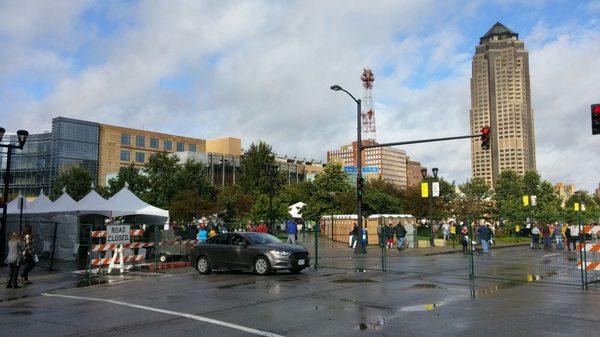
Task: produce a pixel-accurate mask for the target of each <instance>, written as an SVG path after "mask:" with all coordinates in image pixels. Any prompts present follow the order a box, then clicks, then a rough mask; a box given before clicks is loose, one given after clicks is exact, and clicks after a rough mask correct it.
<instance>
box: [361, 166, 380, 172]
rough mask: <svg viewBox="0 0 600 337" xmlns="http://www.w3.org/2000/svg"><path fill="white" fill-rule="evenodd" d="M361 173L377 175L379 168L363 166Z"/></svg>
mask: <svg viewBox="0 0 600 337" xmlns="http://www.w3.org/2000/svg"><path fill="white" fill-rule="evenodd" d="M362 171H363V173H379V167H377V166H365V167H363V169H362Z"/></svg>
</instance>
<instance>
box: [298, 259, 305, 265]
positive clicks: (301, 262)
mask: <svg viewBox="0 0 600 337" xmlns="http://www.w3.org/2000/svg"><path fill="white" fill-rule="evenodd" d="M304 264H306V262H304V259H301V260H298V265H299V266H303V265H304Z"/></svg>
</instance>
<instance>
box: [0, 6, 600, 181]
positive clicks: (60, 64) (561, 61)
mask: <svg viewBox="0 0 600 337" xmlns="http://www.w3.org/2000/svg"><path fill="white" fill-rule="evenodd" d="M53 3H54V2H53ZM75 3H76V2H71V1H65V2H61V3H59V5H60V6H59V7H58V8H57V9H46V10H45V11H44V10H43V8H44V7H41V8H38V9H36V10H35V11H33V12H27V10H28V9H29V7H31V6H28V4H27V3H26V4H25V5H21V6H16V5H10V6H8V5H6V4H5V5H4V6H5V7H0V13H4V14H0V18H7V20H8V21H4V20H0V43H1V44H2V45H3V46H2V47H3V48H0V56H1V57H3V58H4V57H6V58H8V59H10V58H14V59H15V60H18V61H17V62H16V63H15V64H12V65H9V66H7V65H0V84H1V83H2V82H3V77H4V78H9V77H10V76H14V75H15V74H16V75H19V76H23V77H27V78H36V77H37V78H38V79H39V78H42V79H43V80H45V81H51V82H52V83H53V88H52V90H51V92H50V93H49V94H48V95H47V96H45V97H44V98H43V99H41V100H38V99H37V98H35V97H32V96H31V94H29V93H28V92H26V91H23V90H22V89H19V88H14V89H8V90H5V91H2V92H0V100H2V101H3V102H4V103H5V104H4V105H3V106H0V115H2V116H9V115H11V114H14V113H19V114H21V116H23V117H24V121H19V123H18V124H19V125H17V122H16V121H14V120H10V121H8V127H14V128H17V127H22V126H23V123H24V124H25V125H24V126H25V127H27V128H30V129H31V130H32V131H42V130H43V129H48V128H49V123H50V121H49V119H50V117H52V116H59V115H60V116H69V117H74V118H82V119H87V120H97V121H102V122H105V123H112V124H117V125H123V126H129V127H138V128H139V127H142V126H143V127H144V128H146V129H151V130H156V131H163V132H175V133H179V134H183V135H187V136H193V137H200V138H212V137H220V136H229V135H231V136H237V137H240V138H242V139H243V144H244V146H248V145H249V144H250V142H253V141H256V140H258V139H263V140H266V141H267V142H269V143H271V144H273V147H274V149H275V150H276V151H277V152H279V153H281V154H288V155H291V156H298V157H306V158H315V159H325V154H326V151H327V150H328V149H333V148H336V147H338V146H339V145H342V144H346V143H348V142H350V141H351V140H352V139H353V138H354V137H355V132H356V131H355V119H354V116H355V115H354V114H355V106H354V103H353V102H352V101H351V100H350V99H349V98H348V97H345V96H344V95H342V94H340V93H336V92H332V91H330V90H329V86H330V85H332V84H334V83H337V84H340V85H342V86H344V87H345V88H347V89H348V90H350V91H351V92H353V93H354V94H355V95H357V96H359V97H361V96H362V89H361V87H360V81H359V76H360V73H361V70H362V67H363V66H370V67H372V68H373V69H374V71H375V76H376V81H375V88H374V101H375V106H376V116H377V120H378V137H379V140H380V141H396V140H407V139H419V138H425V137H441V136H446V135H457V134H466V133H468V132H469V125H468V111H469V106H470V96H469V95H470V91H469V79H470V58H471V55H470V54H465V53H463V52H461V51H459V50H457V45H458V44H460V43H464V42H465V41H473V44H475V43H476V42H477V37H472V36H464V35H462V34H461V32H460V30H459V29H458V24H457V22H459V21H460V20H461V19H465V18H469V17H471V16H473V15H476V5H473V4H470V5H468V6H461V5H457V4H460V2H455V1H448V2H439V1H437V2H435V1H419V2H416V1H403V2H399V1H384V2H377V3H373V2H364V1H356V2H351V3H349V2H347V1H326V2H323V1H289V2H269V1H252V2H248V1H245V2H229V1H215V2H204V1H177V2H173V1H164V2H148V1H144V2H139V3H137V4H134V5H123V4H119V7H118V8H119V10H115V9H114V8H113V7H111V8H112V9H108V10H107V11H106V16H107V18H108V19H109V20H115V21H119V22H125V23H122V24H121V25H119V26H118V27H116V28H115V29H116V31H115V32H113V33H111V34H110V35H108V36H103V35H102V34H100V33H99V30H100V29H101V27H96V26H94V25H92V24H91V23H89V22H84V21H83V19H82V13H83V12H84V11H85V10H86V9H88V8H89V4H87V3H77V4H75ZM34 7H35V6H34ZM59 9H61V10H59ZM23 12H27V13H28V14H27V15H25V16H23V17H18V18H15V17H17V16H18V14H19V13H23ZM40 13H43V14H44V15H43V17H42V18H41V19H40V15H41V14H40ZM439 13H445V16H446V17H450V18H452V20H453V21H452V20H451V21H449V22H448V21H445V22H440V20H438V18H439ZM3 15H4V16H3ZM548 26H549V25H544V24H543V23H540V24H539V25H538V26H537V28H536V29H535V30H534V34H532V35H531V42H529V41H528V37H525V41H526V45H527V46H528V47H529V48H530V49H531V74H532V92H533V99H534V104H533V107H534V110H535V113H536V117H537V118H536V131H537V140H538V168H539V170H540V171H541V173H542V175H543V176H544V177H546V178H549V179H552V180H553V181H559V180H561V181H565V182H575V183H577V184H578V186H581V187H585V188H591V185H593V184H595V181H597V180H598V177H597V175H595V174H594V170H593V168H594V167H597V166H599V165H598V164H599V163H598V159H597V157H598V156H597V152H596V153H593V152H592V151H591V150H587V149H581V151H572V150H571V149H572V146H574V144H573V142H577V144H578V145H580V146H586V145H585V144H587V146H591V145H592V144H593V142H597V140H594V139H591V138H590V136H588V135H589V134H590V133H589V121H588V120H589V117H587V115H586V112H587V111H588V110H587V109H589V106H588V105H589V103H590V101H592V100H593V99H594V98H598V97H594V91H593V90H590V89H589V88H592V83H593V81H594V78H597V77H598V76H597V72H594V71H590V69H600V67H599V66H600V64H598V62H599V61H598V60H597V59H594V58H593V52H596V53H597V51H598V48H600V47H598V46H600V43H598V42H600V41H598V38H597V36H599V35H598V34H597V33H598V32H597V30H596V31H587V33H586V30H585V29H582V31H581V32H580V33H581V34H567V33H565V32H568V31H571V30H569V29H566V27H563V29H562V30H557V29H558V28H556V29H549V28H548ZM568 28H571V27H568ZM2 37H4V39H2ZM40 41H51V42H52V43H49V42H43V43H41V42H40ZM83 45H85V46H86V48H89V51H88V53H86V54H85V57H86V58H87V61H90V62H91V65H89V66H87V67H84V68H83V69H81V70H80V69H76V67H75V66H74V64H73V62H74V61H73V60H72V59H70V58H69V57H68V56H64V55H62V54H64V53H65V52H66V53H67V54H68V52H69V51H72V50H73V49H76V48H78V47H81V46H83ZM26 56H29V57H26ZM566 60H569V61H566ZM565 61H566V62H565ZM439 72H442V73H444V74H445V75H444V76H442V77H440V78H436V76H432V75H435V74H437V73H439ZM415 77H416V78H425V79H428V81H427V82H425V83H421V84H420V85H419V86H415V85H413V84H412V83H411V79H414V78H415ZM432 78H433V79H432ZM163 81H167V82H168V81H171V82H176V83H177V82H178V81H184V82H185V88H184V89H183V90H177V89H172V88H170V87H169V86H168V85H163V84H161V83H163ZM574 83H575V85H574ZM6 87H9V88H10V86H4V88H6ZM588 113H589V112H588ZM40 121H44V122H43V123H47V125H42V124H40ZM585 123H588V124H585ZM405 149H406V150H407V151H408V153H409V155H410V156H411V157H412V158H414V159H415V160H420V161H422V162H423V164H424V165H427V166H429V167H433V166H438V167H439V168H440V172H441V174H442V175H443V176H444V177H446V178H447V179H449V180H457V182H462V181H464V180H465V179H467V178H468V177H469V176H470V143H469V142H468V141H455V142H448V143H439V144H429V145H415V146H410V147H406V148H405ZM559 157H560V158H565V159H564V160H562V159H561V160H560V162H557V158H559ZM578 163H579V164H580V165H577V164H578ZM574 170H576V171H574Z"/></svg>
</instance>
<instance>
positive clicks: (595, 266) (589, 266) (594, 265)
mask: <svg viewBox="0 0 600 337" xmlns="http://www.w3.org/2000/svg"><path fill="white" fill-rule="evenodd" d="M577 269H581V261H579V262H577ZM585 270H600V262H587V263H586V264H585Z"/></svg>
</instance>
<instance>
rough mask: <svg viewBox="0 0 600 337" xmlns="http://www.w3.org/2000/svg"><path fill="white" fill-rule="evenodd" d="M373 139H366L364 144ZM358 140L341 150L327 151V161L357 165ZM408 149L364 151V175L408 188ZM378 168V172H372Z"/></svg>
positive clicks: (350, 165) (370, 178) (388, 148)
mask: <svg viewBox="0 0 600 337" xmlns="http://www.w3.org/2000/svg"><path fill="white" fill-rule="evenodd" d="M372 143H374V142H373V141H364V142H363V145H366V144H372ZM357 144H358V143H357V142H352V144H349V145H344V146H342V147H340V149H339V150H332V151H327V162H328V163H331V162H337V163H340V164H341V165H342V166H348V167H356V164H357V160H356V159H357V153H358V147H357ZM406 158H407V157H406V151H404V150H400V149H397V148H393V147H384V148H373V149H366V150H364V151H362V165H363V175H364V176H365V178H366V179H368V180H373V179H379V178H380V177H381V178H383V179H384V180H386V181H389V182H391V183H392V184H395V185H396V186H398V187H399V188H402V189H406V188H407V176H406V163H407V161H406ZM371 168H376V171H377V173H372V172H371V171H372V170H375V169H371Z"/></svg>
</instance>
